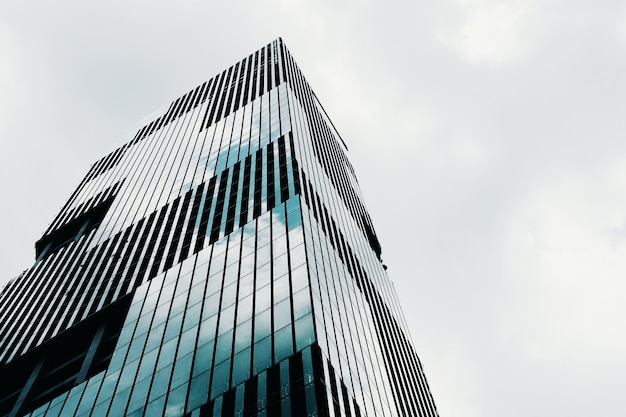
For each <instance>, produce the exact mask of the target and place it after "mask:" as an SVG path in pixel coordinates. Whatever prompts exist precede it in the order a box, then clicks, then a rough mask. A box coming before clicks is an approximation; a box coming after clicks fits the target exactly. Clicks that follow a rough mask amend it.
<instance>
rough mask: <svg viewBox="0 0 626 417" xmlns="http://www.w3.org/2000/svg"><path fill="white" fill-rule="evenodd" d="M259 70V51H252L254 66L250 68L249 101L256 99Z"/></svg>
mask: <svg viewBox="0 0 626 417" xmlns="http://www.w3.org/2000/svg"><path fill="white" fill-rule="evenodd" d="M258 72H259V51H256V52H255V53H254V68H253V69H252V91H251V94H252V96H251V97H250V101H254V99H256V94H257V91H258V90H259V89H258V88H257V75H258Z"/></svg>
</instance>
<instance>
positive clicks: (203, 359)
mask: <svg viewBox="0 0 626 417" xmlns="http://www.w3.org/2000/svg"><path fill="white" fill-rule="evenodd" d="M213 347H214V344H213V341H211V342H209V343H205V344H203V345H198V348H197V349H196V352H195V359H194V362H193V376H197V375H199V374H201V373H203V372H207V371H210V370H211V366H212V365H213Z"/></svg>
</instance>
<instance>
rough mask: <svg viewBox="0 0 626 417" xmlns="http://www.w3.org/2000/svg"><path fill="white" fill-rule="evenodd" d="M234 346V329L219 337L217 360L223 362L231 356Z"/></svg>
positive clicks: (216, 352) (216, 351)
mask: <svg viewBox="0 0 626 417" xmlns="http://www.w3.org/2000/svg"><path fill="white" fill-rule="evenodd" d="M232 347H233V331H232V330H230V331H228V332H227V333H225V334H223V335H221V336H220V337H218V338H217V343H216V350H215V362H216V363H217V362H221V361H223V360H224V359H226V358H229V357H230V353H231V349H232Z"/></svg>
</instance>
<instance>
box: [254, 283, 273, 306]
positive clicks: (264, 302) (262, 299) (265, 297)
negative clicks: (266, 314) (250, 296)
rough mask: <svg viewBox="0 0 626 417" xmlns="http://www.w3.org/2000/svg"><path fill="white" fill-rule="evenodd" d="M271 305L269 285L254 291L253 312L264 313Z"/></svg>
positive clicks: (270, 288)
mask: <svg viewBox="0 0 626 417" xmlns="http://www.w3.org/2000/svg"><path fill="white" fill-rule="evenodd" d="M271 305H272V287H271V286H270V285H266V286H265V287H263V288H259V289H258V290H257V291H256V306H255V310H256V311H257V312H259V311H264V310H266V309H268V308H270V306H271Z"/></svg>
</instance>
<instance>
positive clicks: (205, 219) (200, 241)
mask: <svg viewBox="0 0 626 417" xmlns="http://www.w3.org/2000/svg"><path fill="white" fill-rule="evenodd" d="M216 181H217V176H214V177H211V179H210V180H209V188H208V189H207V192H206V201H205V203H204V207H203V208H202V215H201V216H200V228H199V229H198V237H197V239H196V246H195V248H194V251H193V253H197V252H199V251H201V250H202V248H203V247H204V241H205V239H206V235H207V228H208V225H209V215H210V213H211V205H212V203H213V194H214V193H215V183H216Z"/></svg>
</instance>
